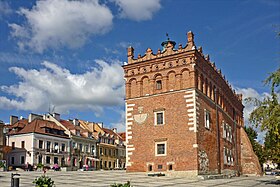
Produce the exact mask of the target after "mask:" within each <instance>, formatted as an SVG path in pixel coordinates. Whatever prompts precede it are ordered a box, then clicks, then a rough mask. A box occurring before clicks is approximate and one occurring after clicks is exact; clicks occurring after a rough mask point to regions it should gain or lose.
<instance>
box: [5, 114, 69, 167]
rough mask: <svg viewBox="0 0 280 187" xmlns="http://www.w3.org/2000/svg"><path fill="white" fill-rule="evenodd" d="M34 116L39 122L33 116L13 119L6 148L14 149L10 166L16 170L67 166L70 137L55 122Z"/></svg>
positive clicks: (10, 153) (9, 156) (9, 162)
mask: <svg viewBox="0 0 280 187" xmlns="http://www.w3.org/2000/svg"><path fill="white" fill-rule="evenodd" d="M35 116H36V119H35V118H33V117H34V114H30V116H29V119H28V120H27V119H20V120H15V119H17V118H16V117H15V116H13V122H11V124H10V128H9V132H8V135H7V145H8V146H10V147H12V150H11V151H10V152H9V154H8V158H9V159H8V165H9V166H12V167H14V168H16V167H21V168H25V166H26V165H27V164H30V165H32V166H36V165H37V164H39V163H41V164H43V165H44V166H49V167H50V168H51V167H52V166H53V165H54V164H57V165H59V166H60V167H61V166H65V165H66V159H67V157H68V152H69V143H70V138H69V137H68V136H67V135H66V134H65V133H64V129H62V128H61V127H59V126H57V125H56V124H55V123H53V122H50V121H47V120H43V119H42V118H43V116H40V117H39V116H38V115H35ZM32 118H33V119H32Z"/></svg>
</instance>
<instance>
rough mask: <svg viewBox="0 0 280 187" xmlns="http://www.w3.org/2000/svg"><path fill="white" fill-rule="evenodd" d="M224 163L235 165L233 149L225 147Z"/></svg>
mask: <svg viewBox="0 0 280 187" xmlns="http://www.w3.org/2000/svg"><path fill="white" fill-rule="evenodd" d="M224 164H225V165H229V166H233V164H234V163H233V153H232V150H231V149H228V148H226V147H224Z"/></svg>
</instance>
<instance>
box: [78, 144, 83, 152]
mask: <svg viewBox="0 0 280 187" xmlns="http://www.w3.org/2000/svg"><path fill="white" fill-rule="evenodd" d="M79 149H80V151H83V144H81V143H80V145H79Z"/></svg>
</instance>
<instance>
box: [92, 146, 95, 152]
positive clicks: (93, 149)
mask: <svg viewBox="0 0 280 187" xmlns="http://www.w3.org/2000/svg"><path fill="white" fill-rule="evenodd" d="M94 153H95V148H94V145H92V146H91V154H94Z"/></svg>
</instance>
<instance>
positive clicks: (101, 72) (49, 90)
mask: <svg viewBox="0 0 280 187" xmlns="http://www.w3.org/2000/svg"><path fill="white" fill-rule="evenodd" d="M96 63H97V64H98V67H94V68H92V70H91V71H88V72H85V73H84V74H72V73H71V72H70V71H69V70H67V69H63V68H61V67H60V66H58V65H56V64H53V63H51V62H48V61H44V62H43V63H42V65H43V68H41V69H39V70H37V69H29V70H25V69H23V68H19V67H12V68H10V71H11V72H13V73H15V74H16V75H17V76H18V77H19V78H20V79H21V82H19V83H18V84H16V85H11V86H1V87H0V88H1V90H2V92H5V93H7V94H9V95H11V96H12V99H11V98H8V97H3V96H2V97H0V108H2V109H18V110H31V111H32V112H36V111H37V112H39V111H41V112H46V111H48V108H49V105H50V104H51V105H53V106H55V109H56V112H60V113H66V112H67V110H72V109H76V110H89V109H90V110H92V111H94V112H95V113H96V114H97V115H98V114H100V113H101V112H102V111H103V108H104V107H111V106H115V105H122V104H123V102H124V100H123V99H124V80H123V70H122V67H121V63H120V62H119V61H115V62H112V63H111V64H109V63H106V62H105V61H103V60H96Z"/></svg>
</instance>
